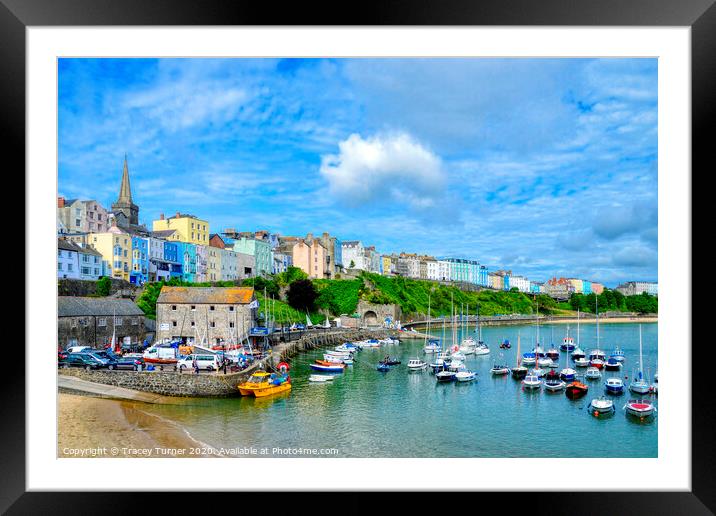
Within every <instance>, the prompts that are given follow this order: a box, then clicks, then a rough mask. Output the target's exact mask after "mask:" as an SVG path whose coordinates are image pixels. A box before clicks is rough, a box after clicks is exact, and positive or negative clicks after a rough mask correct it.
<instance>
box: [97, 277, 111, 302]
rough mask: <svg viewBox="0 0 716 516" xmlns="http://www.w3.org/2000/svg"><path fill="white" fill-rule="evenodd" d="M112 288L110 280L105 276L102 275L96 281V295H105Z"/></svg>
mask: <svg viewBox="0 0 716 516" xmlns="http://www.w3.org/2000/svg"><path fill="white" fill-rule="evenodd" d="M111 290H112V280H110V279H109V278H108V277H107V276H102V277H101V278H100V279H99V280H98V281H97V286H96V290H95V291H96V292H97V295H98V296H102V297H107V296H108V295H109V293H110V292H111Z"/></svg>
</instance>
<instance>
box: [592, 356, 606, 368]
mask: <svg viewBox="0 0 716 516" xmlns="http://www.w3.org/2000/svg"><path fill="white" fill-rule="evenodd" d="M589 365H590V366H591V367H596V368H597V369H602V368H603V367H604V360H602V359H601V358H592V359H591V360H590V361H589Z"/></svg>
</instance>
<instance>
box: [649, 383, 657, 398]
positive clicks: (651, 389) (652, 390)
mask: <svg viewBox="0 0 716 516" xmlns="http://www.w3.org/2000/svg"><path fill="white" fill-rule="evenodd" d="M649 393H650V394H653V395H654V396H656V395H658V394H659V384H658V383H652V384H651V385H650V386H649Z"/></svg>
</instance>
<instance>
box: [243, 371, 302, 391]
mask: <svg viewBox="0 0 716 516" xmlns="http://www.w3.org/2000/svg"><path fill="white" fill-rule="evenodd" d="M277 378H278V376H277V375H275V374H269V373H267V372H265V371H258V372H256V373H254V374H252V375H251V376H250V377H249V378H248V380H246V381H245V382H244V383H240V384H239V385H238V388H239V392H240V393H241V395H242V396H251V395H253V396H256V397H257V398H259V397H263V396H269V395H271V394H277V393H279V392H286V391H289V390H291V382H290V380H286V381H284V382H282V383H279V384H276V383H275V380H276V379H277Z"/></svg>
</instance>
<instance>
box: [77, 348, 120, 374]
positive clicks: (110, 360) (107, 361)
mask: <svg viewBox="0 0 716 516" xmlns="http://www.w3.org/2000/svg"><path fill="white" fill-rule="evenodd" d="M84 353H87V354H88V355H91V356H93V357H94V358H96V359H97V360H99V361H100V362H102V364H103V365H104V366H105V367H106V368H107V369H110V370H111V369H116V368H117V359H116V358H115V357H114V356H112V355H110V354H109V353H108V352H107V351H105V350H103V349H88V350H87V351H84Z"/></svg>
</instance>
